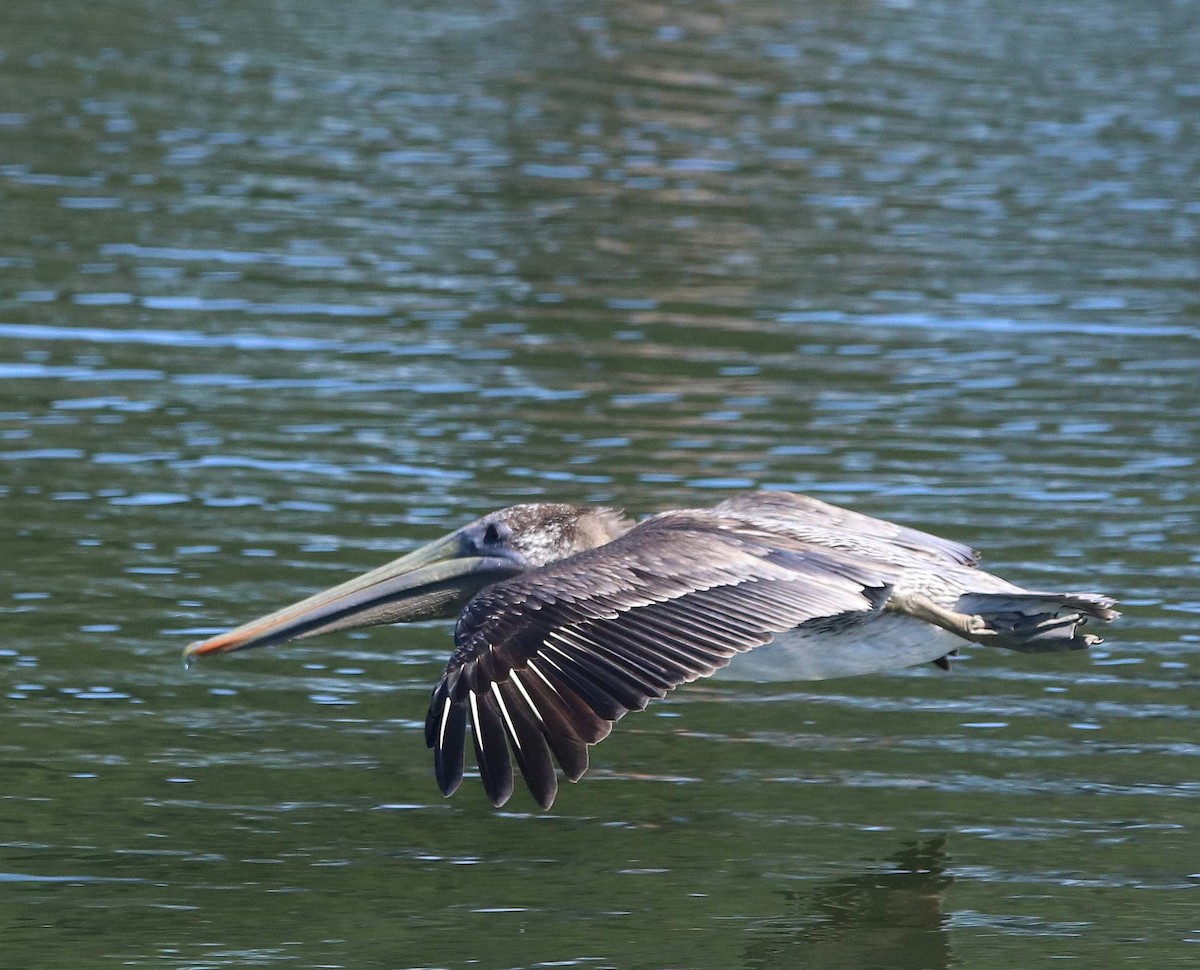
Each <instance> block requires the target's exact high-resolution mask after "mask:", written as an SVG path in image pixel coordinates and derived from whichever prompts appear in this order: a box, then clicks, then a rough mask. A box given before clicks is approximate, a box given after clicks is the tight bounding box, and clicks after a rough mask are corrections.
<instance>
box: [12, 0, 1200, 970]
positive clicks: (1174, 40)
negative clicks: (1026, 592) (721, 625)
mask: <svg viewBox="0 0 1200 970" xmlns="http://www.w3.org/2000/svg"><path fill="white" fill-rule="evenodd" d="M1197 50H1200V17H1198V16H1197V8H1196V5H1195V4H1194V3H1184V2H1179V3H1164V4H1136V3H1117V2H1107V0H1101V2H1098V3H1072V2H1069V0H1054V2H1050V3H1041V2H1039V3H1033V2H1024V0H1020V2H1017V3H1001V2H997V0H980V2H973V3H962V4H925V3H913V4H909V3H905V2H894V3H885V2H881V3H852V4H840V5H832V6H831V5H828V4H825V5H819V4H808V3H800V4H795V3H784V2H776V0H766V2H761V3H756V4H737V5H734V4H721V3H714V2H709V0H700V2H698V3H694V4H689V5H678V6H662V5H654V4H639V3H630V4H615V3H601V4H600V5H599V6H596V5H591V6H583V5H579V4H539V3H536V2H524V0H517V2H515V3H510V4H506V5H492V4H469V3H468V4H453V5H449V6H447V5H434V4H423V5H417V6H408V7H404V6H402V5H397V4H391V3H379V2H374V0H357V2H352V3H348V4H343V5H328V4H319V3H315V2H312V0H274V2H261V0H248V2H243V3H239V4H234V3H228V2H195V3H187V4H184V3H179V2H176V0H165V2H156V3H149V2H135V0H118V2H112V3H99V4H97V3H83V2H80V0H62V2H56V3H42V2H34V0H5V2H4V4H3V5H0V517H2V518H0V576H2V577H3V578H2V581H0V613H2V614H3V626H2V628H0V966H3V967H5V968H7V967H13V968H17V967H20V968H25V967H66V966H70V967H78V966H85V967H101V966H103V967H108V966H113V967H116V966H130V967H187V968H197V970H199V968H216V967H247V966H276V965H278V966H294V967H313V968H316V967H346V968H362V967H372V968H374V967H381V968H384V967H386V968H410V967H447V968H458V967H481V968H510V967H535V966H576V965H578V966H583V967H621V968H626V967H678V968H697V967H705V968H707V967H721V968H728V967H736V968H746V970H765V968H774V967H780V968H785V967H786V968H791V967H796V966H812V967H832V968H899V970H903V968H911V970H917V968H921V970H933V968H942V967H971V968H978V967H984V968H986V967H996V968H1009V967H1015V966H1049V965H1052V964H1053V965H1054V966H1061V965H1062V964H1063V962H1064V961H1066V962H1067V963H1068V964H1070V963H1073V964H1074V965H1076V966H1087V967H1091V966H1113V965H1124V964H1142V965H1151V966H1156V967H1192V966H1195V965H1196V961H1197V960H1198V959H1200V907H1198V903H1200V896H1197V895H1196V890H1197V889H1198V888H1200V848H1197V846H1198V844H1200V818H1198V810H1200V741H1198V740H1197V733H1198V728H1200V692H1198V688H1200V682H1198V674H1200V661H1198V660H1197V658H1196V655H1195V652H1196V648H1197V643H1198V641H1200V634H1198V632H1197V617H1198V615H1200V598H1198V596H1197V592H1196V590H1197V585H1198V581H1200V554H1198V553H1197V548H1198V545H1200V543H1198V542H1197V539H1198V532H1200V530H1198V528H1197V520H1198V513H1200V508H1198V506H1200V476H1198V474H1197V464H1198V455H1200V354H1198V351H1200V343H1198V339H1197V338H1198V336H1200V320H1198V315H1200V286H1198V283H1200V261H1198V260H1197V255H1196V254H1197V252H1198V251H1200V241H1198V236H1200V195H1198V194H1197V190H1196V186H1197V185H1200V121H1198V119H1200V85H1198V84H1197V76H1196V72H1195V64H1196V55H1195V52H1196V51H1197ZM750 486H769V487H789V488H795V489H799V490H807V491H811V492H813V493H814V494H817V495H819V496H821V497H823V498H826V499H828V500H831V501H835V502H842V503H848V504H853V505H854V506H855V507H857V508H859V509H861V510H863V511H865V512H868V513H871V514H875V515H883V516H885V517H889V518H894V519H897V520H900V521H903V522H905V523H908V524H911V525H915V526H918V527H922V528H927V529H932V530H934V531H939V532H942V533H944V534H946V535H949V536H952V537H953V538H956V539H961V540H964V541H968V542H971V543H973V544H975V545H978V546H979V547H981V548H983V549H984V550H985V551H986V553H987V562H988V565H989V566H991V567H992V568H994V569H995V570H996V571H998V572H1001V573H1003V574H1005V575H1008V576H1010V577H1011V578H1013V579H1015V580H1017V581H1019V582H1022V583H1024V584H1026V585H1029V586H1033V587H1039V586H1044V587H1050V588H1080V589H1096V590H1102V591H1105V592H1108V593H1111V594H1113V595H1115V596H1117V597H1118V598H1119V599H1120V600H1121V601H1122V603H1123V609H1125V610H1126V616H1125V617H1124V619H1123V620H1122V621H1121V623H1120V624H1119V625H1118V626H1117V627H1115V628H1114V629H1113V631H1112V634H1111V637H1110V640H1109V642H1108V643H1106V644H1104V645H1103V646H1102V647H1100V648H1098V649H1097V650H1095V651H1093V652H1092V654H1091V655H1090V656H1080V655H1071V656H1062V657H1051V658H1036V657H1035V658H1029V657H1019V656H1015V655H1010V654H1000V653H999V652H996V653H992V652H988V651H986V650H983V649H979V650H977V651H975V652H973V653H972V655H971V656H970V657H969V658H967V659H965V660H964V661H963V662H961V663H959V664H957V665H956V667H955V670H954V672H953V673H952V674H950V675H943V674H941V673H940V672H938V671H936V670H934V669H932V668H931V669H929V670H919V671H906V672H899V673H897V674H895V675H889V676H878V677H870V678H862V679H859V680H852V681H840V682H829V683H823V684H808V685H797V686H796V687H795V688H780V687H778V686H774V687H769V688H768V687H754V686H740V685H736V684H728V683H721V684H712V685H696V686H694V687H692V688H689V689H688V690H686V691H682V692H680V693H678V694H677V695H675V696H673V697H671V698H670V699H669V700H668V701H667V702H665V703H662V704H660V705H658V706H657V707H656V708H652V709H651V711H650V712H648V713H646V714H641V715H636V716H631V717H629V718H628V719H626V720H625V721H624V722H622V724H621V725H620V727H619V728H618V730H617V731H616V732H615V733H614V735H613V737H612V738H610V739H609V740H608V741H606V742H605V743H604V744H603V745H601V746H600V747H598V748H597V749H595V752H594V758H593V764H594V768H593V770H592V771H591V772H590V773H589V775H588V776H587V777H586V778H585V779H584V780H583V781H582V782H581V783H580V784H579V785H577V786H567V787H565V788H564V790H563V791H562V793H561V794H560V797H559V799H558V801H557V802H556V804H555V806H554V811H553V812H552V813H550V814H548V815H540V814H538V813H536V812H534V811H533V806H532V803H531V802H530V801H528V800H527V799H525V800H523V799H522V797H521V796H518V797H517V798H515V799H514V800H513V802H512V803H510V806H509V810H506V811H503V812H495V811H493V810H491V809H490V808H489V807H488V805H487V803H486V800H485V798H484V797H483V794H482V792H481V791H480V790H479V786H478V784H477V783H476V782H475V781H473V780H472V779H468V782H467V783H466V784H465V785H464V788H463V790H462V791H461V792H460V793H459V794H458V795H457V796H456V797H455V798H454V799H452V800H449V801H444V800H442V799H441V798H440V796H439V795H438V794H437V791H436V788H435V786H434V783H433V780H432V777H431V768H430V765H429V758H428V755H427V752H426V751H425V748H424V744H423V738H422V735H421V723H422V720H423V718H424V714H425V702H426V698H427V692H428V689H429V687H430V686H431V685H432V683H433V681H434V679H435V678H436V676H437V674H438V672H439V670H440V667H441V664H442V662H443V660H444V655H445V653H446V651H447V649H448V645H449V642H450V641H449V632H448V630H446V629H445V628H442V627H437V626H429V627H418V628H414V629H408V630H390V629H383V630H375V631H372V632H370V633H368V634H360V635H333V636H330V637H328V638H326V639H324V640H318V641H315V642H307V643H304V644H302V645H294V646H290V647H287V648H281V649H279V650H274V651H262V652H259V653H257V654H246V655H240V656H238V657H232V658H228V659H224V660H218V661H216V662H211V663H205V664H203V665H201V666H200V667H198V668H197V669H194V670H192V671H191V672H185V671H184V670H183V667H182V664H181V662H180V659H179V651H180V649H181V648H182V647H183V645H184V644H185V643H187V642H188V641H189V640H191V639H194V638H195V637H196V636H198V635H200V634H202V633H207V632H210V631H215V630H217V629H219V628H222V627H224V626H227V625H229V624H231V623H233V622H236V621H240V620H243V619H246V618H248V617H250V616H253V615H255V614H257V613H260V612H263V611H265V610H266V609H269V608H272V607H274V606H276V605H279V604H280V603H282V602H284V601H287V600H290V599H293V598H295V597H296V596H297V595H299V594H300V593H305V592H309V591H311V590H314V589H316V588H318V587H321V586H325V585H328V584H330V583H332V582H334V581H336V580H340V579H343V578H346V577H348V576H350V575H352V574H353V573H354V572H355V571H358V570H362V569H365V568H367V567H370V566H373V565H376V564H378V563H380V562H382V561H384V560H386V559H387V558H390V557H391V556H393V555H394V554H397V553H398V552H400V551H403V550H406V549H409V548H411V547H412V546H413V545H414V544H416V543H418V542H421V541H425V540H428V539H430V538H433V537H435V536H437V535H439V534H441V533H443V532H445V531H446V530H447V529H448V528H450V527H452V526H454V525H456V524H458V523H460V522H463V521H466V520H467V519H469V518H472V517H474V516H475V515H477V514H479V513H480V512H482V511H485V510H488V509H491V508H496V507H499V506H501V505H505V504H509V503H511V502H513V501H518V500H522V499H527V498H530V497H547V498H551V499H554V500H562V501H579V502H586V501H597V502H605V503H610V504H616V505H620V506H623V507H626V508H628V509H629V510H630V511H632V512H637V513H643V512H650V511H655V510H658V509H662V508H669V507H673V506H678V505H683V504H705V503H708V502H715V501H717V500H719V499H720V498H721V497H722V496H724V495H725V494H727V493H728V492H729V491H731V490H734V489H737V488H742V487H750Z"/></svg>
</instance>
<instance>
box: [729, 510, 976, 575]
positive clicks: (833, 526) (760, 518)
mask: <svg viewBox="0 0 1200 970" xmlns="http://www.w3.org/2000/svg"><path fill="white" fill-rule="evenodd" d="M713 511H714V512H717V513H719V514H722V515H728V516H730V517H731V518H737V519H741V520H742V521H745V522H748V523H752V524H755V525H757V526H759V527H761V528H765V529H768V530H770V531H771V532H773V533H775V534H777V535H780V536H791V537H793V538H795V539H799V540H801V541H802V542H811V543H815V544H816V545H820V546H828V547H830V548H835V549H849V550H852V551H855V552H858V553H861V554H863V555H866V556H872V557H874V556H877V555H882V556H883V557H884V558H885V559H887V560H889V561H896V556H897V554H900V555H901V557H904V556H917V557H919V558H922V559H925V560H934V561H941V562H951V563H955V564H957V565H960V566H974V565H976V564H977V563H978V562H979V553H978V552H977V551H976V550H975V549H972V548H971V547H970V546H967V545H964V544H963V543H961V542H955V541H954V540H952V539H943V538H942V537H941V536H935V535H932V534H931V533H928V532H922V531H920V530H919V529H910V528H909V527H908V526H905V525H898V524H897V523H895V522H889V521H887V519H876V518H873V517H872V516H869V515H863V514H862V513H861V512H855V511H853V510H852V509H845V508H842V507H841V506H838V505H830V504H829V503H828V502H822V501H821V500H820V499H815V498H813V497H812V496H810V495H798V494H796V493H795V492H743V493H741V494H739V495H734V496H733V497H732V498H729V499H726V500H725V501H724V502H722V503H721V504H720V505H718V506H716V507H715V508H714V509H713ZM900 561H903V559H901V560H900Z"/></svg>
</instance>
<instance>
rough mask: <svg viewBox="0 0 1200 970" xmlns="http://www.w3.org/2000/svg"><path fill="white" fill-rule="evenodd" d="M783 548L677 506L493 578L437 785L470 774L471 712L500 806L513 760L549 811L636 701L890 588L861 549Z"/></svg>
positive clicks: (439, 716)
mask: <svg viewBox="0 0 1200 970" xmlns="http://www.w3.org/2000/svg"><path fill="white" fill-rule="evenodd" d="M783 545H784V547H781V546H780V545H778V544H775V543H771V542H770V541H769V540H767V539H765V538H764V537H763V535H762V534H761V533H759V532H757V531H752V530H746V529H745V528H744V526H742V524H741V523H738V522H736V521H733V520H725V519H720V518H715V517H713V516H712V515H711V514H710V515H704V514H693V513H667V514H665V515H661V516H658V517H656V518H653V519H650V520H647V521H646V522H643V523H641V524H640V525H638V526H636V527H635V528H633V529H631V530H630V531H629V532H627V533H626V534H625V535H623V536H621V537H620V538H618V539H615V540H614V541H612V542H610V543H608V544H607V545H604V546H601V547H599V548H597V549H592V550H590V551H588V552H583V553H580V554H578V555H575V556H572V557H570V558H567V559H564V560H561V561H559V562H557V563H554V564H551V565H549V566H546V567H543V568H541V569H537V570H533V571H530V572H528V573H524V574H522V575H520V576H517V577H514V578H512V579H509V580H506V581H504V582H501V583H497V584H495V585H493V586H489V587H487V588H486V589H484V590H482V591H481V592H480V593H478V594H477V595H476V596H475V598H474V599H472V600H471V601H470V603H468V604H467V606H466V608H465V609H464V610H463V613H462V615H461V616H460V618H459V621H458V625H457V627H456V629H455V643H456V648H455V651H454V654H453V655H452V656H451V658H450V662H449V664H448V666H447V667H446V671H445V673H444V674H443V675H442V678H441V680H440V681H439V682H438V684H437V686H436V687H435V688H434V690H433V696H432V699H431V702H430V708H429V716H428V718H427V719H426V724H425V738H426V741H427V743H428V745H429V746H430V747H431V748H433V750H434V765H435V769H436V773H437V779H438V784H439V786H440V787H441V790H442V792H443V793H444V794H447V795H449V794H451V793H452V792H453V791H454V790H455V789H456V788H457V787H458V785H459V783H460V782H461V780H462V774H463V753H464V747H465V743H466V738H465V735H466V727H467V722H468V720H469V721H470V724H471V733H472V736H473V739H474V746H475V756H476V760H477V762H478V764H479V773H480V777H481V779H482V781H483V785H484V788H485V789H486V790H487V793H488V796H489V797H490V798H491V800H492V802H493V804H495V805H497V806H499V805H502V804H503V803H504V802H505V801H506V800H507V799H508V797H509V796H510V795H511V794H512V791H513V760H514V759H515V760H516V764H517V767H518V768H519V769H520V771H521V774H522V775H523V776H524V778H525V781H526V784H528V786H529V789H530V791H531V792H532V793H533V796H534V798H535V799H536V800H537V801H538V803H539V804H540V805H542V807H544V808H548V807H549V806H550V804H551V803H552V802H553V801H554V796H555V794H556V792H557V790H558V781H557V777H556V774H555V770H554V764H553V760H552V757H553V759H555V760H557V761H558V763H559V765H561V767H562V769H563V772H564V773H565V774H566V776H567V777H568V778H570V779H571V780H572V781H575V780H577V779H578V778H579V777H580V776H581V775H582V774H583V773H584V772H585V771H586V770H587V765H588V754H587V748H588V745H591V744H595V743H596V742H598V741H600V740H602V739H603V738H605V737H606V736H607V735H608V733H609V731H611V730H612V726H613V724H614V723H615V722H616V721H617V720H619V719H620V718H621V717H622V716H624V715H625V714H626V713H627V712H629V711H631V710H641V709H643V708H644V707H645V706H646V704H647V703H649V702H650V701H651V700H653V699H654V698H659V697H663V696H664V695H665V694H666V693H667V691H669V690H671V689H673V688H675V687H678V686H679V685H681V684H684V683H688V682H690V681H693V680H695V679H696V678H697V677H706V676H708V675H709V674H711V673H713V672H714V671H715V670H717V669H718V668H720V667H723V666H725V665H726V664H727V663H729V660H730V658H732V657H734V656H735V655H736V654H738V653H739V652H741V651H745V650H750V649H752V648H754V647H757V646H760V645H762V644H764V643H767V642H768V641H770V640H771V639H772V637H773V636H774V635H775V634H777V633H782V632H784V631H786V630H790V629H792V628H794V627H796V626H798V625H800V624H801V623H804V622H806V621H808V620H814V619H818V618H824V617H830V616H836V615H839V614H845V613H855V612H860V613H868V612H870V611H872V610H875V609H877V608H879V607H880V606H881V605H882V602H883V601H884V599H886V596H887V587H886V585H885V583H884V581H882V580H879V579H878V578H877V577H876V575H875V574H874V572H873V571H872V570H871V568H870V564H869V563H865V564H864V563H863V562H862V561H861V560H859V559H857V558H856V557H853V556H850V555H847V554H845V553H841V552H838V551H836V550H830V549H819V548H814V547H811V546H804V545H801V544H797V543H790V542H788V541H787V540H784V542H783Z"/></svg>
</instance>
